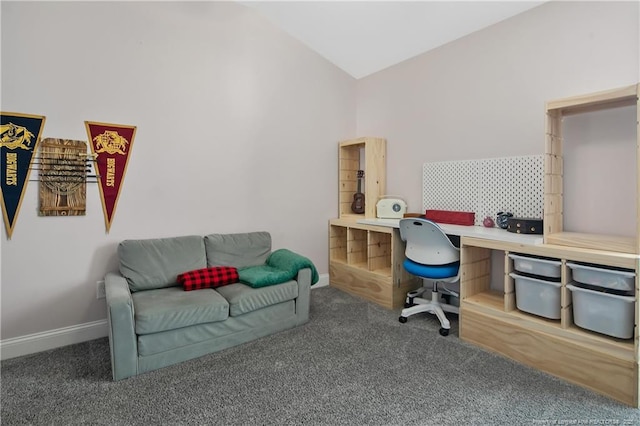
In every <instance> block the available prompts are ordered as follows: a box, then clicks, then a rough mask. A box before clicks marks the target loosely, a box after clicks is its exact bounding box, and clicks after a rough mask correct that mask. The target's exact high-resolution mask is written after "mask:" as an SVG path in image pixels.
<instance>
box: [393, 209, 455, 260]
mask: <svg viewBox="0 0 640 426" xmlns="http://www.w3.org/2000/svg"><path fill="white" fill-rule="evenodd" d="M400 238H402V241H405V242H406V249H405V256H406V257H407V258H408V259H411V260H413V261H414V262H417V263H421V264H423V265H446V264H448V263H453V262H457V261H459V260H460V249H459V248H458V247H456V246H454V245H453V243H451V240H449V237H447V234H445V233H444V231H443V230H442V228H440V227H439V226H438V225H437V224H436V223H435V222H432V221H430V220H428V219H422V218H406V219H400Z"/></svg>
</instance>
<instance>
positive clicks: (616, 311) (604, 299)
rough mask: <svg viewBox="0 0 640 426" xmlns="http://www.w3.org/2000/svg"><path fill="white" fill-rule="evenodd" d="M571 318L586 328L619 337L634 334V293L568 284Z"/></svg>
mask: <svg viewBox="0 0 640 426" xmlns="http://www.w3.org/2000/svg"><path fill="white" fill-rule="evenodd" d="M567 288H568V289H569V290H571V298H572V300H573V322H574V323H575V324H576V325H577V326H578V327H582V328H584V329H587V330H591V331H596V332H598V333H602V334H606V335H608V336H613V337H618V338H620V339H631V338H632V337H633V323H634V321H633V317H634V313H635V300H636V299H635V297H631V296H618V295H616V294H609V293H605V292H601V291H594V290H589V289H586V288H580V287H577V286H575V285H572V284H569V285H567Z"/></svg>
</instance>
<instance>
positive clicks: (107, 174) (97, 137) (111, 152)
mask: <svg viewBox="0 0 640 426" xmlns="http://www.w3.org/2000/svg"><path fill="white" fill-rule="evenodd" d="M84 123H85V126H86V128H87V135H88V136H89V145H90V146H91V152H92V153H93V154H94V155H95V156H96V158H95V163H94V166H95V168H96V172H97V175H98V187H99V188H100V197H101V198H102V210H103V212H104V223H105V226H106V228H107V233H109V230H110V229H111V223H112V221H113V216H114V214H115V211H116V206H117V204H118V198H119V197H120V191H121V189H122V183H123V182H124V175H125V173H126V172H127V164H128V163H129V154H130V153H131V148H132V147H133V139H134V138H135V136H136V126H126V125H120V124H108V123H97V122H93V121H85V122H84Z"/></svg>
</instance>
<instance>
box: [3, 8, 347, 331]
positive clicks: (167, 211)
mask: <svg viewBox="0 0 640 426" xmlns="http://www.w3.org/2000/svg"><path fill="white" fill-rule="evenodd" d="M1 13H2V21H1V23H2V76H1V77H2V80H1V82H2V95H1V96H2V97H1V101H2V110H3V111H12V112H23V113H30V114H41V115H45V116H46V124H45V127H44V132H43V137H56V138H67V139H79V140H86V139H87V135H86V131H85V128H84V121H85V120H90V121H102V122H108V123H118V124H128V125H135V126H137V134H136V138H135V141H134V144H133V148H132V151H131V154H130V155H131V156H130V159H129V166H128V171H127V175H126V177H125V180H124V184H123V189H122V193H121V195H120V199H119V202H118V207H117V210H116V213H115V216H114V220H113V222H112V226H111V231H110V233H109V234H105V226H104V219H103V213H102V207H101V204H100V196H99V190H98V187H97V185H96V184H89V185H88V188H87V214H86V216H83V217H38V215H37V189H38V185H37V182H31V183H30V184H29V185H28V187H27V192H26V195H25V197H24V201H23V203H22V208H21V210H20V215H19V217H18V219H17V222H16V225H15V227H14V231H13V236H12V239H11V240H7V239H6V232H5V229H4V224H3V228H2V230H1V231H2V236H1V238H0V241H1V242H0V244H1V247H2V250H1V256H2V258H1V260H2V262H1V263H2V270H1V278H2V280H1V294H2V306H1V307H2V314H1V322H2V324H1V325H2V326H1V338H2V339H3V340H6V339H9V338H14V337H17V336H25V335H31V334H33V333H41V332H45V331H47V330H55V329H60V328H63V327H71V326H74V325H79V324H85V323H90V322H94V321H99V320H103V319H104V318H106V310H105V303H104V300H96V281H97V280H99V279H101V278H102V277H103V276H104V274H105V272H107V271H109V270H116V269H117V266H118V265H117V259H116V252H115V250H116V245H117V243H118V242H119V241H121V240H123V239H127V238H155V237H164V236H174V235H183V234H201V235H202V234H206V233H213V232H246V231H255V230H266V231H269V232H271V234H272V237H273V245H274V248H278V247H287V248H290V249H292V250H295V251H298V252H300V253H302V254H303V255H305V256H307V257H309V258H310V259H311V260H312V261H313V262H314V263H315V264H316V266H317V267H318V270H319V272H320V273H327V271H328V259H327V252H328V249H327V246H328V237H327V235H328V232H327V226H328V225H327V223H328V220H329V218H331V217H334V216H336V215H337V145H338V144H337V143H338V141H339V140H342V139H346V138H350V137H354V136H356V134H355V114H356V111H355V96H356V95H355V91H356V82H355V80H354V79H353V78H352V77H350V76H348V75H347V74H346V73H344V72H343V71H341V70H339V69H338V68H336V67H335V66H334V65H332V64H330V63H329V62H328V61H326V60H325V59H323V58H321V57H320V56H319V55H318V54H316V53H314V52H312V51H310V50H309V49H308V48H307V47H305V46H303V45H302V44H301V43H300V42H298V41H296V40H294V39H293V38H291V37H290V36H288V35H287V34H285V33H284V32H283V31H281V30H279V29H277V28H275V27H274V26H272V25H271V24H270V23H269V22H267V21H266V20H265V19H264V18H262V17H260V16H259V15H258V14H257V13H256V12H255V11H253V10H252V9H249V8H246V7H244V6H242V5H239V4H236V3H232V2H193V3H181V2H158V3H151V2H131V3H129V2H41V3H36V2H4V1H3V2H2V3H1Z"/></svg>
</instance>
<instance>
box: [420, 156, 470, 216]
mask: <svg viewBox="0 0 640 426" xmlns="http://www.w3.org/2000/svg"><path fill="white" fill-rule="evenodd" d="M479 166H480V164H479V162H478V161H476V160H470V161H444V162H437V163H425V164H424V165H423V167H422V176H423V179H422V210H426V209H427V208H428V209H430V210H455V211H464V212H475V211H476V209H477V205H478V192H479V191H480V186H479V185H480V167H479Z"/></svg>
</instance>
